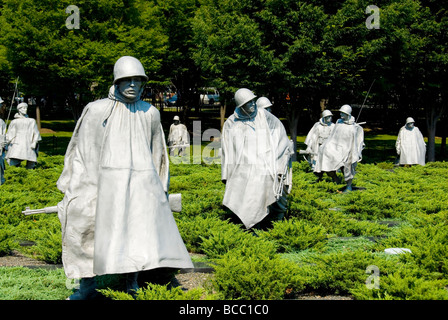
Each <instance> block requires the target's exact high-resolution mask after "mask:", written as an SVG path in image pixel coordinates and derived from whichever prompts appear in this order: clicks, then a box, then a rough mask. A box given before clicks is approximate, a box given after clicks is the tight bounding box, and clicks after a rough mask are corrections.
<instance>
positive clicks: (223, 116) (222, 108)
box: [219, 99, 227, 132]
mask: <svg viewBox="0 0 448 320" xmlns="http://www.w3.org/2000/svg"><path fill="white" fill-rule="evenodd" d="M226 109H227V99H224V101H223V102H221V106H220V107H219V113H220V117H221V132H222V127H223V126H224V121H225V119H226Z"/></svg>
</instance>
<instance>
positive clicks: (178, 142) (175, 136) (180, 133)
mask: <svg viewBox="0 0 448 320" xmlns="http://www.w3.org/2000/svg"><path fill="white" fill-rule="evenodd" d="M173 120H174V123H173V124H172V125H171V126H170V132H169V134H168V148H169V149H170V156H174V155H178V156H183V155H184V152H185V150H186V149H187V147H188V146H189V145H190V135H189V133H188V130H187V127H186V126H185V125H184V124H182V123H180V119H179V116H174V119H173Z"/></svg>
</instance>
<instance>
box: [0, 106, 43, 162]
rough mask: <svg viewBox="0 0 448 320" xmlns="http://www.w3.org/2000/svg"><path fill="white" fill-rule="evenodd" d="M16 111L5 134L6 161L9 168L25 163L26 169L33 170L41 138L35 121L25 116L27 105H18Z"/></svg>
mask: <svg viewBox="0 0 448 320" xmlns="http://www.w3.org/2000/svg"><path fill="white" fill-rule="evenodd" d="M17 111H18V112H17V113H16V114H15V115H14V120H12V121H11V123H10V124H9V127H8V132H7V133H6V142H7V143H8V152H7V153H6V160H7V161H8V164H9V165H10V166H16V167H18V166H20V164H21V162H22V161H26V168H27V169H33V168H34V167H35V166H36V163H37V155H38V150H39V148H38V145H39V141H41V140H42V138H41V136H40V132H39V128H38V127H37V123H36V120H34V119H32V118H29V117H28V115H27V111H28V104H27V103H26V102H21V103H19V104H18V106H17Z"/></svg>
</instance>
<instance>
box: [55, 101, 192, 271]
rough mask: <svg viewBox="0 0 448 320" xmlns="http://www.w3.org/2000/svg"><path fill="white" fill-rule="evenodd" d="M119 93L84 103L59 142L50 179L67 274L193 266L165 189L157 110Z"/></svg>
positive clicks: (165, 171)
mask: <svg viewBox="0 0 448 320" xmlns="http://www.w3.org/2000/svg"><path fill="white" fill-rule="evenodd" d="M118 99H120V100H118ZM122 101H123V99H122V98H117V97H116V95H114V94H111V95H110V96H109V98H107V99H102V100H98V101H95V102H92V103H89V104H88V105H87V106H86V107H85V108H84V110H83V113H82V115H81V117H80V119H79V120H78V122H77V125H76V128H75V131H74V133H73V136H72V139H71V141H70V144H69V146H68V148H67V153H66V156H65V160H64V170H63V172H62V175H61V176H60V178H59V180H58V182H57V186H58V188H59V189H60V190H61V191H62V192H63V193H64V194H65V196H64V199H63V200H62V201H61V202H60V203H59V205H58V209H59V212H58V215H59V219H60V221H61V225H62V259H63V263H64V269H65V273H66V275H67V277H68V278H84V277H92V276H94V275H102V274H114V273H128V272H136V271H142V270H149V269H154V268H158V267H172V268H192V267H193V264H192V262H191V259H190V256H189V254H188V252H187V250H186V248H185V245H184V243H183V241H182V238H181V236H180V234H179V231H178V228H177V225H176V223H175V220H174V218H173V215H172V212H171V209H170V206H169V202H168V200H167V196H166V192H167V191H168V186H169V167H168V166H169V163H168V155H167V152H166V146H165V138H164V133H163V130H162V126H161V123H160V114H159V111H158V110H157V109H156V108H155V107H153V106H152V105H151V104H149V103H146V102H143V101H141V100H137V101H136V102H134V103H123V102H122Z"/></svg>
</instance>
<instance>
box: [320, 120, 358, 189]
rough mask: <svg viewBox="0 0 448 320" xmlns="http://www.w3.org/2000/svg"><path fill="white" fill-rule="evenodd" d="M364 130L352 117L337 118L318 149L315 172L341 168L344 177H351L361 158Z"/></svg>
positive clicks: (347, 178)
mask: <svg viewBox="0 0 448 320" xmlns="http://www.w3.org/2000/svg"><path fill="white" fill-rule="evenodd" d="M363 149H364V130H363V129H362V127H361V126H360V125H358V124H356V123H355V121H354V118H353V117H351V119H350V120H349V121H347V122H344V121H342V119H339V120H338V121H337V122H336V124H335V126H334V129H333V131H332V132H331V134H330V136H329V137H328V139H327V140H326V141H325V142H324V143H323V144H322V146H321V147H320V149H319V155H318V161H317V163H316V167H315V170H314V171H315V172H330V171H336V170H338V169H340V168H343V171H344V179H345V180H346V181H347V180H350V179H353V177H354V175H355V167H356V164H357V163H358V162H359V161H361V160H362V150H363Z"/></svg>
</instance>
